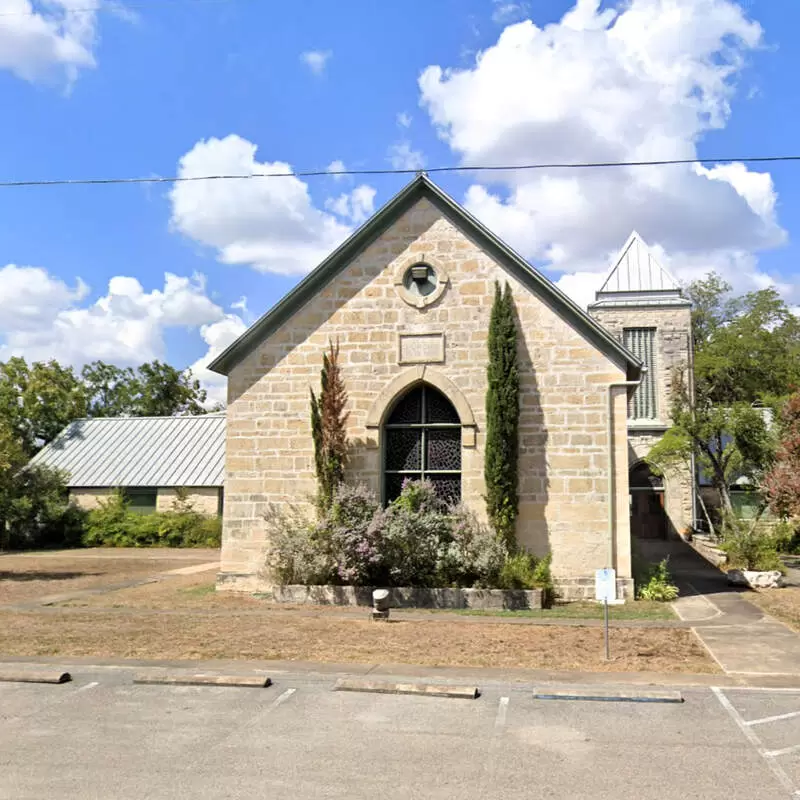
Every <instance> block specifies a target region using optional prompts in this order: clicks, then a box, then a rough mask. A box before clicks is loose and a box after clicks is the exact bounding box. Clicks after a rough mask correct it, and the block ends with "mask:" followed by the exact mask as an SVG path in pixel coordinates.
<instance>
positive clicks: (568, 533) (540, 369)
mask: <svg viewBox="0 0 800 800" xmlns="http://www.w3.org/2000/svg"><path fill="white" fill-rule="evenodd" d="M422 258H424V260H425V261H426V262H428V263H430V264H432V265H433V266H434V267H437V268H439V269H443V270H446V272H447V274H448V276H449V284H448V286H447V290H446V291H445V292H444V293H443V295H442V296H441V297H440V298H438V299H437V300H436V301H435V302H434V303H432V304H431V305H429V306H427V307H424V308H421V309H420V308H417V307H414V306H412V305H409V304H408V303H406V302H404V301H403V299H402V298H401V297H400V295H399V294H398V291H397V288H396V286H395V281H396V276H397V275H398V274H399V273H400V272H402V270H403V268H404V267H405V266H406V265H411V264H413V263H415V262H416V261H418V260H420V259H422ZM505 279H508V280H509V282H510V284H511V286H512V290H513V294H514V298H515V301H516V305H517V310H518V314H519V322H520V330H521V337H520V348H519V356H520V362H521V372H522V375H521V378H522V402H521V418H520V464H519V470H520V485H519V488H520V517H519V521H518V528H517V536H518V540H519V542H520V543H521V544H522V545H524V546H525V547H528V548H530V549H531V550H532V551H534V552H536V553H539V554H542V553H545V552H546V551H548V550H551V551H552V553H553V571H554V573H555V574H556V575H562V576H571V577H579V576H587V575H591V574H593V571H594V570H595V569H596V568H599V567H604V566H607V563H608V560H609V555H608V554H609V549H610V545H611V543H610V541H609V532H608V512H609V494H608V465H609V453H608V442H607V435H606V423H607V407H608V388H607V387H608V384H609V383H610V382H615V381H622V380H624V379H625V374H624V370H623V369H622V368H621V367H618V366H616V365H615V364H613V363H612V362H611V361H610V360H609V359H608V358H607V357H606V356H605V355H603V354H602V353H601V352H600V351H598V350H597V349H596V348H595V347H594V346H593V345H592V344H590V343H589V342H588V341H587V340H585V339H584V338H583V337H582V336H581V335H580V334H578V333H577V332H576V331H575V330H574V329H573V328H572V327H571V326H570V324H569V323H568V322H567V321H566V320H565V319H563V318H561V317H560V316H559V315H558V314H557V313H556V312H554V311H553V310H552V309H551V308H550V307H549V306H548V305H546V304H545V303H544V302H542V301H541V300H540V299H539V298H538V297H536V296H535V295H533V294H531V293H530V292H529V290H528V289H527V288H524V287H523V286H522V285H520V284H519V283H518V282H517V281H516V280H514V279H513V278H511V277H510V276H508V275H507V274H506V273H505V272H504V270H503V268H502V267H501V266H500V265H498V264H497V263H496V262H495V261H494V260H493V259H492V258H490V257H489V256H488V255H487V254H486V253H484V252H483V251H482V250H480V249H479V248H478V247H477V245H476V244H475V243H473V242H472V241H471V240H470V239H469V238H467V237H466V236H465V235H464V234H462V233H461V232H460V231H459V229H457V228H456V227H455V226H454V225H453V224H452V223H451V222H450V221H449V220H448V219H447V218H446V217H444V216H443V215H442V214H441V213H440V212H439V211H438V210H437V209H436V208H435V207H434V206H433V205H432V204H431V203H430V202H429V201H427V200H424V199H423V200H421V201H420V202H418V203H417V204H416V205H415V206H414V207H413V208H412V209H411V210H409V211H408V212H407V213H406V214H405V215H404V216H403V217H401V218H400V219H399V220H398V221H397V222H396V223H395V224H394V225H392V226H391V227H390V228H388V229H387V230H386V231H385V232H384V233H383V235H382V236H381V237H380V238H378V239H377V240H376V241H375V242H373V244H372V245H370V246H369V247H367V248H366V249H365V250H364V251H362V253H361V254H360V255H359V256H358V257H357V258H355V259H354V261H353V262H352V263H351V264H350V265H349V266H348V267H347V268H345V269H344V270H343V271H342V272H341V273H340V274H339V275H338V276H337V277H335V278H334V279H333V280H332V281H331V282H330V283H329V284H328V285H327V286H326V287H324V288H323V289H322V290H321V291H320V292H319V293H318V294H317V295H316V297H315V298H314V299H313V300H311V301H310V302H309V303H308V304H307V305H305V306H304V307H303V308H302V309H300V310H299V311H298V312H297V313H296V314H295V315H294V316H293V317H292V318H291V319H290V320H289V321H288V322H287V323H286V324H284V325H283V327H281V328H279V329H278V330H277V331H275V332H274V333H273V334H272V335H271V336H270V337H269V338H268V339H267V340H265V341H264V342H262V343H261V344H260V345H259V346H258V347H257V348H256V349H255V350H253V351H252V352H251V353H250V354H249V355H248V356H246V357H245V358H244V359H243V360H242V361H241V362H240V363H239V364H238V365H237V366H236V367H235V368H234V369H233V370H232V372H231V374H230V375H229V380H228V411H227V413H228V422H227V437H228V438H227V449H226V484H225V512H224V523H223V547H222V576H223V577H222V581H221V584H220V585H221V586H225V587H228V588H240V589H243V590H252V589H254V588H258V587H267V586H269V585H270V583H271V576H270V575H269V573H268V571H265V570H264V561H265V551H266V548H267V546H268V542H267V541H266V536H265V526H264V521H263V514H264V511H265V509H266V507H267V505H268V504H270V503H277V504H281V503H289V502H292V503H297V502H307V501H309V500H310V498H311V497H312V496H313V494H314V492H315V489H316V486H315V480H314V470H313V449H312V441H311V432H310V424H309V388H310V387H314V388H315V389H316V388H317V387H318V386H319V371H320V365H321V358H322V352H323V350H324V348H325V347H326V346H327V345H328V342H329V341H330V340H332V339H335V340H338V341H339V342H340V346H341V361H342V372H343V375H344V379H345V381H346V384H347V391H348V393H349V398H350V401H349V410H350V418H349V431H348V434H349V438H350V442H351V444H352V457H351V461H350V465H349V471H348V478H349V480H351V481H363V482H365V483H367V484H368V485H370V486H371V487H373V488H374V489H375V491H376V492H380V490H381V442H380V437H381V432H380V427H373V426H374V425H375V424H376V423H375V420H378V422H379V421H380V419H381V417H382V415H383V412H384V411H385V410H386V409H385V407H384V405H382V404H388V403H390V402H391V399H390V398H389V397H388V395H390V394H391V392H388V391H387V387H389V386H390V385H392V387H393V389H394V390H398V391H399V387H402V386H407V385H409V384H411V383H413V381H414V380H419V379H420V378H422V379H423V380H431V381H432V382H437V381H438V383H437V385H439V386H442V385H447V384H448V383H449V385H451V386H452V387H453V390H454V391H455V392H457V393H458V395H459V397H458V401H459V403H460V404H461V406H462V408H463V406H464V404H466V405H467V406H468V409H469V411H470V412H471V415H472V417H473V418H474V423H475V426H474V428H468V429H466V428H465V429H464V435H463V437H462V494H463V499H464V501H465V502H466V503H467V504H469V505H470V506H471V507H473V508H474V509H475V511H476V512H477V513H478V514H479V515H481V516H484V514H485V508H484V500H483V495H484V493H485V492H484V480H483V450H484V437H485V410H484V403H485V393H486V362H487V352H486V337H487V331H488V327H489V315H490V310H491V305H492V300H493V293H494V281H495V280H501V281H502V280H505ZM401 334H402V335H410V334H441V335H443V338H444V352H443V354H441V355H443V358H440V357H439V356H432V357H431V358H433V359H434V360H435V361H436V362H437V363H427V364H423V365H413V364H410V363H408V358H407V357H406V358H403V357H402V355H403V354H402V353H401V348H400V343H399V336H400V335H401ZM434 349H435V348H434ZM400 361H404V362H405V363H402V364H401V363H399V362H400ZM451 399H454V398H452V397H451ZM454 400H455V399H454ZM376 404H377V405H376ZM456 405H457V407H458V403H457V404H456ZM461 416H462V422H464V414H463V413H462V415H461ZM614 419H615V430H614V448H615V465H616V469H615V478H616V481H615V495H616V502H615V504H614V510H615V516H616V541H615V542H614V552H615V558H616V566H617V568H618V571H619V573H620V575H621V576H629V575H630V568H631V567H630V533H629V520H628V500H627V496H628V484H627V475H628V469H627V467H628V456H627V439H626V394H625V391H624V389H623V390H616V391H615V394H614Z"/></svg>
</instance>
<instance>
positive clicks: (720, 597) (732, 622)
mask: <svg viewBox="0 0 800 800" xmlns="http://www.w3.org/2000/svg"><path fill="white" fill-rule="evenodd" d="M638 546H639V551H640V553H641V555H642V557H643V558H645V559H647V560H648V561H660V560H661V559H663V558H666V557H669V567H670V572H671V573H672V575H673V577H674V579H675V582H676V584H677V585H678V588H679V589H680V591H681V596H680V598H679V599H678V600H677V601H676V602H675V603H673V607H674V609H675V611H676V613H677V614H678V616H679V617H680V618H681V619H682V620H685V621H687V622H691V623H693V625H692V629H693V630H694V632H695V633H696V634H697V636H698V638H699V639H700V641H701V642H702V643H703V644H704V645H705V647H706V649H707V650H708V651H709V653H710V654H711V656H712V657H713V658H714V660H715V661H716V662H717V663H718V664H719V665H720V666H721V667H722V669H724V670H725V672H726V673H728V674H729V675H742V676H745V675H746V676H800V634H797V633H796V632H795V631H793V630H791V629H790V628H789V627H787V626H786V625H784V624H783V623H782V622H779V621H778V620H776V619H774V618H773V617H771V616H769V615H768V614H765V613H764V612H763V611H761V609H759V608H758V607H757V606H755V605H753V604H752V603H749V602H748V601H747V600H746V599H745V595H746V594H747V592H749V591H750V590H749V589H742V588H737V587H733V586H730V585H729V584H728V582H727V578H726V576H725V574H724V573H723V572H721V571H720V570H719V569H717V568H716V567H714V566H713V565H711V564H710V563H709V562H708V561H706V559H705V558H703V557H702V556H701V555H700V554H699V553H698V552H697V551H696V550H694V549H693V548H692V547H691V546H690V545H689V544H687V543H686V542H683V541H668V542H664V541H647V542H639V545H638ZM773 591H780V589H776V590H773Z"/></svg>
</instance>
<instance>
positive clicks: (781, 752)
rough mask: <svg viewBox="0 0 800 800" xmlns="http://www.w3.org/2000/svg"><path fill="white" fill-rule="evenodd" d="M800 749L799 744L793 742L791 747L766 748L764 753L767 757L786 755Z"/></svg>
mask: <svg viewBox="0 0 800 800" xmlns="http://www.w3.org/2000/svg"><path fill="white" fill-rule="evenodd" d="M798 751H800V744H793V745H792V746H791V747H784V748H783V749H782V750H768V751H767V752H766V753H765V754H764V755H766V756H768V757H769V758H777V757H778V756H788V755H789V754H790V753H797V752H798Z"/></svg>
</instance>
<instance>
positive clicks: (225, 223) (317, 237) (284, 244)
mask: <svg viewBox="0 0 800 800" xmlns="http://www.w3.org/2000/svg"><path fill="white" fill-rule="evenodd" d="M256 149H257V148H256V145H254V144H252V142H248V141H247V140H246V139H242V138H241V137H239V136H236V135H230V136H227V137H225V138H224V139H208V140H205V141H201V142H198V143H197V144H196V145H195V146H194V147H193V148H192V149H191V150H190V151H189V152H188V153H186V155H184V156H183V157H182V158H181V160H180V164H179V168H178V173H179V174H180V175H182V176H192V175H209V174H216V173H225V174H230V175H251V174H253V173H258V172H270V173H275V172H277V173H286V174H287V176H288V175H289V173H291V171H292V170H291V167H290V166H289V164H286V163H284V162H281V161H275V162H258V161H257V160H256ZM367 188H368V187H367ZM357 191H362V190H361V189H359V190H357ZM170 199H171V201H172V226H173V228H174V229H175V230H177V231H180V232H181V233H183V234H184V235H186V236H188V237H190V238H192V239H194V240H195V241H197V242H199V243H201V244H203V245H206V246H208V247H213V248H214V249H215V250H216V251H217V258H218V259H219V260H220V261H221V262H222V263H224V264H249V265H251V266H253V267H255V269H257V270H260V271H261V272H275V273H279V274H283V275H300V274H303V273H305V272H308V271H309V270H310V269H312V268H313V267H315V266H316V265H317V264H318V263H319V262H320V261H322V259H323V258H325V256H327V255H328V254H329V253H330V252H331V250H333V249H334V248H335V247H337V246H338V245H339V244H340V243H341V242H342V241H343V240H344V239H345V237H346V236H347V235H348V234H349V233H350V232H351V227H350V226H349V225H345V224H344V223H342V222H341V221H339V220H338V219H337V218H336V217H335V216H334V215H332V214H329V213H326V212H325V211H322V210H320V209H319V208H317V207H316V206H315V205H314V203H313V202H312V199H311V196H310V195H309V192H308V185H307V184H305V183H304V182H303V181H301V180H299V179H298V178H294V177H285V178H282V177H279V178H255V179H250V180H241V181H237V180H232V181H197V182H190V183H178V184H175V186H174V187H173V189H172V190H171V192H170ZM363 199H364V198H363V195H362V197H361V199H360V200H359V203H361V205H360V206H358V207H363Z"/></svg>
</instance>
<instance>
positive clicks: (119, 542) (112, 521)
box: [83, 492, 222, 547]
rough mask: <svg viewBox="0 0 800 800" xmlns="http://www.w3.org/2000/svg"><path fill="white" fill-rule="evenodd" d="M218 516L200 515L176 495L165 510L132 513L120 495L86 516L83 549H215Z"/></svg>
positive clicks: (101, 504)
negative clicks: (150, 512) (170, 506)
mask: <svg viewBox="0 0 800 800" xmlns="http://www.w3.org/2000/svg"><path fill="white" fill-rule="evenodd" d="M221 534H222V525H221V520H220V519H219V517H216V516H208V515H206V514H200V513H199V512H197V511H195V510H194V509H193V508H192V506H191V504H190V503H188V502H187V501H186V499H185V497H182V495H181V494H180V493H179V494H178V497H177V498H176V500H175V502H174V503H173V506H172V508H171V509H170V510H169V511H164V512H158V513H154V514H136V513H134V512H132V511H131V510H130V509H129V508H128V502H127V501H126V499H125V496H124V494H123V493H122V492H115V493H114V494H113V495H112V496H111V497H110V498H109V499H108V500H101V501H100V503H99V505H98V507H97V508H96V509H93V510H92V511H90V512H89V513H88V515H87V516H86V524H85V532H84V534H83V544H84V545H85V546H86V547H219V545H220V541H221V538H222V537H221Z"/></svg>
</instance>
